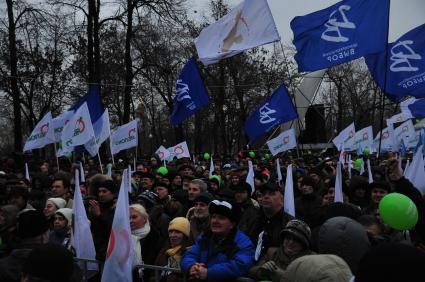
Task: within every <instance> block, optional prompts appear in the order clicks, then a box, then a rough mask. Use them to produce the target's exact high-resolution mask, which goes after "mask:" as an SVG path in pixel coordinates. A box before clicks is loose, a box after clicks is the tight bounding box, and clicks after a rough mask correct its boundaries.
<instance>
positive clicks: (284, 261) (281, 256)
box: [249, 247, 314, 280]
mask: <svg viewBox="0 0 425 282" xmlns="http://www.w3.org/2000/svg"><path fill="white" fill-rule="evenodd" d="M313 254H314V252H312V251H310V250H303V251H302V252H300V253H299V254H296V255H295V256H292V257H290V256H288V255H287V254H285V252H284V251H283V248H282V247H280V248H269V249H268V250H267V253H266V254H265V255H264V256H263V258H262V259H261V260H260V261H259V262H258V263H256V264H255V265H254V266H253V267H251V269H250V270H249V276H250V277H252V278H254V279H256V280H271V277H268V276H265V275H264V274H263V273H262V272H261V270H260V267H261V266H262V265H263V264H265V263H266V262H268V261H271V260H272V261H274V262H275V263H276V265H277V266H278V267H280V268H281V269H283V270H285V269H286V268H287V267H288V265H289V264H290V263H291V262H292V261H294V260H296V259H297V258H299V257H302V256H306V255H313Z"/></svg>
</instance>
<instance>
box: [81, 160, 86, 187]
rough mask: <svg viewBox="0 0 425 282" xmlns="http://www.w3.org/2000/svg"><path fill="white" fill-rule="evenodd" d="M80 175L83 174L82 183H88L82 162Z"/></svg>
mask: <svg viewBox="0 0 425 282" xmlns="http://www.w3.org/2000/svg"><path fill="white" fill-rule="evenodd" d="M80 174H81V182H86V176H85V175H84V167H83V163H82V162H80Z"/></svg>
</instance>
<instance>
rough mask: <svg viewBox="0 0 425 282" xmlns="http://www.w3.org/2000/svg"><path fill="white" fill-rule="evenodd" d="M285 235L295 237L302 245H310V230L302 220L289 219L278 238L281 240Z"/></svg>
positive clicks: (307, 246)
mask: <svg viewBox="0 0 425 282" xmlns="http://www.w3.org/2000/svg"><path fill="white" fill-rule="evenodd" d="M287 235H292V236H294V237H295V238H297V239H298V240H299V241H300V242H301V243H303V245H304V247H306V248H309V247H310V238H311V230H310V227H309V226H308V225H307V223H305V222H304V221H302V220H299V219H293V220H290V221H289V222H288V223H287V224H286V226H285V228H284V229H282V231H281V232H280V238H281V239H282V240H283V239H284V238H285V236H287Z"/></svg>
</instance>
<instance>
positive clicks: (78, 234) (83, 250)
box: [71, 169, 98, 270]
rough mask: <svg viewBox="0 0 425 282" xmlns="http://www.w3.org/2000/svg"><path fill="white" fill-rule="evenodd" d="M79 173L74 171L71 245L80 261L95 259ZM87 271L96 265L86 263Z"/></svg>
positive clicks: (95, 267) (95, 268) (93, 268)
mask: <svg viewBox="0 0 425 282" xmlns="http://www.w3.org/2000/svg"><path fill="white" fill-rule="evenodd" d="M78 174H79V171H78V169H76V170H75V178H74V179H75V191H74V200H73V205H72V215H73V220H72V232H71V243H72V246H73V247H74V249H75V253H76V257H77V258H81V259H91V260H95V259H96V249H95V248H94V242H93V236H92V233H91V230H90V222H89V220H88V218H87V213H86V209H85V208H84V203H83V197H82V195H81V191H80V180H79V175H78ZM87 266H88V269H90V270H97V269H98V267H97V264H96V263H88V264H87Z"/></svg>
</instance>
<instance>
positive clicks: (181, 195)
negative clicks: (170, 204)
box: [171, 189, 188, 204]
mask: <svg viewBox="0 0 425 282" xmlns="http://www.w3.org/2000/svg"><path fill="white" fill-rule="evenodd" d="M171 197H172V198H173V199H175V200H176V201H179V202H180V203H182V204H185V203H186V202H187V201H188V195H187V190H183V189H178V190H175V191H174V192H173V193H172V194H171Z"/></svg>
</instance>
